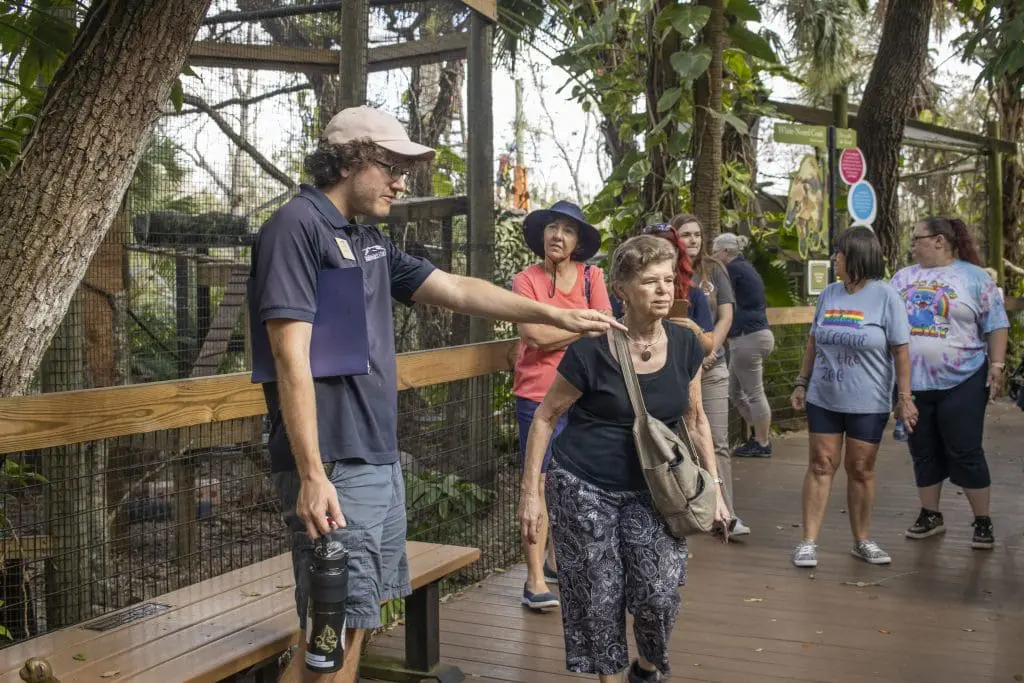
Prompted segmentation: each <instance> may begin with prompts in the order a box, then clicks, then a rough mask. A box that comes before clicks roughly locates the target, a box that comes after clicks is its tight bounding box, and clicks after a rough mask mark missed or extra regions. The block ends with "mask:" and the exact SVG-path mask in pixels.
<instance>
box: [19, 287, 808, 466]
mask: <svg viewBox="0 0 1024 683" xmlns="http://www.w3.org/2000/svg"><path fill="white" fill-rule="evenodd" d="M813 316H814V307H812V306H800V307H792V308H769V309H768V322H769V323H770V324H771V325H773V326H775V325H806V324H809V323H810V322H811V319H812V317H813ZM517 343H518V340H516V339H506V340H500V341H492V342H485V343H482V344H469V345H466V346H454V347H450V348H445V349H435V350H432V351H417V352H415V353H404V354H401V355H399V356H398V389H399V390H403V389H414V388H418V387H425V386H431V385H434V384H443V383H446V382H454V381H457V380H463V379H470V378H472V377H480V376H484V375H490V374H492V373H495V372H501V371H505V370H510V369H511V368H512V364H513V362H514V354H515V351H516V345H517ZM265 412H266V404H265V403H264V399H263V391H262V389H261V387H260V386H259V385H258V384H252V383H251V381H250V375H249V373H248V372H236V373H233V374H230V375H215V376H213V377H199V378H195V379H183V380H171V381H168V382H151V383H149V384H136V385H132V386H120V387H105V388H102V389H86V390H83V391H66V392H57V393H51V394H37V395H34V396H19V397H15V398H5V399H0V453H16V452H19V451H26V450H32V449H37V448H50V447H55V446H65V445H68V444H75V443H82V442H84V441H93V440H98V439H108V438H113V437H119V436H128V435H131V434H143V433H146V432H155V431H160V430H165V429H176V428H180V427H191V426H195V425H202V424H208V423H211V422H223V421H226V420H236V419H239V418H244V417H255V416H258V415H263V414H264V413H265ZM222 440H223V439H222Z"/></svg>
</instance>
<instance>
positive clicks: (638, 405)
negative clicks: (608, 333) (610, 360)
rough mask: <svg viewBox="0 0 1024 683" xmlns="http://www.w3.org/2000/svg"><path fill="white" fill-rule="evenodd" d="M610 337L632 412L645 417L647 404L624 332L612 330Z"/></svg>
mask: <svg viewBox="0 0 1024 683" xmlns="http://www.w3.org/2000/svg"><path fill="white" fill-rule="evenodd" d="M612 338H613V339H615V353H616V355H618V357H619V368H620V369H621V370H622V378H623V379H624V380H626V391H627V393H629V402H630V403H632V404H633V412H634V413H636V416H637V417H640V416H644V417H646V416H647V406H646V405H644V397H643V394H642V393H641V391H640V379H639V378H638V377H637V376H636V368H634V367H633V356H631V355H630V353H629V341H628V340H627V339H626V333H625V332H623V331H622V330H614V331H613V334H612Z"/></svg>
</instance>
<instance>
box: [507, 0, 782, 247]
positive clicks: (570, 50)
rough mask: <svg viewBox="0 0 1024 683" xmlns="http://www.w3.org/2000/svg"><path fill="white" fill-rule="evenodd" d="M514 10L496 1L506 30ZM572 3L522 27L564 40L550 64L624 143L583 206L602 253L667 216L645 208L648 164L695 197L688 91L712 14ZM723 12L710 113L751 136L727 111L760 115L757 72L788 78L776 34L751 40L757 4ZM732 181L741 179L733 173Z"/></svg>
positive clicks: (706, 54) (689, 7)
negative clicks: (720, 63)
mask: <svg viewBox="0 0 1024 683" xmlns="http://www.w3.org/2000/svg"><path fill="white" fill-rule="evenodd" d="M518 4H519V3H517V2H516V1H515V0H509V2H502V3H500V5H501V6H505V7H506V10H507V11H506V13H505V14H503V15H501V16H503V17H505V20H504V21H503V22H502V23H503V26H505V25H509V26H508V30H511V28H512V27H511V24H514V23H516V22H515V21H513V20H512V18H511V14H510V13H511V11H512V10H513V8H514V6H516V5H518ZM566 4H567V3H564V2H555V3H551V4H550V6H549V8H548V13H547V14H546V15H541V14H539V13H538V12H537V8H536V7H533V8H532V10H533V11H532V14H529V20H527V19H528V18H527V17H522V18H521V21H520V22H519V26H520V27H522V26H523V25H524V24H525V25H529V26H532V27H534V30H535V31H542V30H547V31H549V32H550V33H551V34H554V35H557V36H558V41H556V46H561V49H559V51H558V54H557V55H556V56H555V57H554V59H553V60H552V62H553V64H555V65H556V66H560V67H562V68H563V69H564V70H565V71H566V72H567V73H568V74H569V76H570V79H571V83H572V86H571V90H570V95H571V97H572V98H573V99H575V100H577V101H578V102H579V103H580V105H581V106H582V107H583V109H584V110H585V111H594V110H596V111H597V113H598V114H599V115H600V116H601V117H602V118H603V119H604V122H605V126H606V128H607V127H613V128H614V130H615V135H616V136H617V139H618V141H619V142H620V144H619V145H618V147H619V148H620V149H621V151H622V153H621V155H620V156H618V157H617V158H615V159H613V161H614V162H615V164H616V165H615V168H614V169H613V170H612V172H611V174H610V175H609V177H608V178H607V179H606V180H605V185H604V187H603V188H602V189H601V190H600V191H599V192H598V193H597V195H596V196H595V198H594V200H593V202H592V203H591V204H590V205H589V206H587V207H585V211H586V214H587V217H588V218H589V219H590V220H591V221H592V222H593V223H595V224H598V225H600V226H601V229H602V231H603V238H604V239H603V250H604V251H605V252H606V253H610V252H611V251H612V250H613V249H614V248H615V246H616V245H617V244H618V243H619V242H620V241H621V240H622V239H624V238H625V237H627V236H629V235H630V234H632V233H633V232H634V231H635V230H636V229H637V227H638V226H639V225H642V224H643V223H645V222H650V221H658V220H664V219H666V218H669V217H668V216H663V215H661V213H660V210H658V209H655V208H651V207H649V206H648V203H649V198H648V197H646V196H645V195H644V193H643V189H644V187H645V186H646V185H647V184H649V182H650V180H651V178H652V174H653V173H654V172H655V169H656V168H660V166H659V165H655V164H654V163H653V162H652V160H659V161H664V162H665V163H664V177H663V178H660V179H659V180H660V182H661V184H662V186H663V188H664V190H665V191H666V192H671V193H675V194H676V195H677V196H678V198H679V200H680V202H681V204H683V205H685V204H686V203H687V201H688V199H689V186H688V181H689V176H690V172H691V170H692V168H691V162H690V155H689V154H688V152H689V150H690V148H691V142H692V140H691V133H690V129H691V126H692V124H693V97H692V87H693V84H694V81H696V80H697V79H698V78H700V77H701V76H702V75H703V74H704V73H705V72H706V71H707V69H708V66H709V64H710V62H711V50H710V48H709V47H708V45H706V44H704V43H703V42H702V40H701V30H702V29H703V28H704V27H705V26H706V24H707V23H708V21H709V19H710V16H711V9H710V8H709V7H707V6H704V5H698V4H696V3H692V2H691V3H667V4H666V6H665V7H664V8H662V9H660V11H658V13H657V14H656V15H652V13H653V12H654V11H655V8H654V7H655V6H654V5H653V4H652V3H651V2H650V0H628V1H621V2H593V3H572V6H571V7H566ZM726 14H727V15H728V16H727V21H726V24H727V26H728V29H727V32H728V34H729V38H730V41H731V42H732V47H731V48H729V49H728V50H727V51H726V54H725V55H724V59H725V77H726V78H728V79H729V80H730V84H729V86H728V87H726V88H725V89H724V91H725V95H724V97H723V100H724V101H723V109H724V113H723V112H714V113H713V114H714V115H719V116H722V117H723V118H724V120H725V121H726V123H727V124H728V125H730V126H732V127H733V128H735V129H736V130H738V131H740V132H741V133H743V134H746V124H745V123H744V122H743V120H742V119H741V118H739V117H738V116H736V115H734V114H733V113H731V112H732V111H734V110H738V109H739V108H741V107H743V106H745V107H746V111H749V112H753V113H756V112H759V111H761V110H762V109H764V107H763V105H761V104H759V103H760V102H763V101H764V100H765V99H766V98H764V97H763V96H762V94H763V93H762V88H761V86H760V84H759V82H758V80H759V75H760V73H762V72H769V71H770V72H772V73H785V67H782V66H781V65H779V64H778V59H777V57H776V55H775V50H774V47H773V43H774V42H777V40H776V38H775V36H774V34H772V33H770V32H768V31H765V30H764V29H761V30H760V32H758V33H755V32H754V31H753V30H751V29H750V28H748V26H747V23H748V22H760V21H761V19H762V17H761V13H760V11H759V9H758V3H755V2H753V1H752V0H730V1H729V2H728V3H727V5H726ZM521 33H522V32H520V34H521ZM531 35H532V34H531ZM666 46H671V47H668V48H667V49H666ZM638 47H639V49H638ZM662 53H667V54H665V59H667V62H668V63H667V64H665V65H663V69H662V70H663V72H666V73H668V74H669V75H668V76H667V78H668V81H667V82H666V83H665V85H664V87H663V88H662V89H661V90H659V91H658V92H655V93H654V95H655V96H656V97H657V98H658V100H657V102H654V103H651V105H650V106H649V107H648V109H649V110H653V111H648V112H646V113H645V112H644V111H642V110H643V106H641V105H642V104H643V103H644V100H645V99H646V97H647V96H648V94H647V90H646V88H647V83H648V78H649V70H650V69H651V68H652V66H651V60H653V59H656V58H658V57H657V56H658V55H660V54H662ZM664 67H667V68H664ZM729 177H730V179H733V180H735V179H738V178H739V177H740V176H739V174H738V173H736V172H733V171H730V172H729Z"/></svg>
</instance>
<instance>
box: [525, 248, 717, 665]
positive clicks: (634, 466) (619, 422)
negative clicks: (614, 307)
mask: <svg viewBox="0 0 1024 683" xmlns="http://www.w3.org/2000/svg"><path fill="white" fill-rule="evenodd" d="M676 258H677V253H676V250H675V249H673V247H672V245H670V244H669V243H668V242H666V241H665V240H661V239H658V238H656V237H652V236H648V235H642V236H639V237H634V238H632V239H629V240H627V241H626V242H624V243H623V244H622V246H620V247H619V248H618V249H617V250H616V251H615V254H614V256H613V257H612V268H611V282H612V288H613V289H614V291H615V293H616V294H617V295H618V296H619V297H621V298H622V299H623V300H624V301H625V303H626V313H625V316H624V317H623V322H624V323H625V325H626V327H627V328H628V329H629V333H628V335H629V349H630V354H631V357H632V360H633V364H634V366H635V368H636V372H637V374H638V376H639V379H640V387H641V391H642V392H643V396H644V401H645V403H646V405H647V409H648V411H649V412H650V413H651V415H653V416H654V417H656V418H658V419H660V420H662V421H663V422H665V423H666V424H667V425H669V426H670V427H676V426H678V425H679V421H680V416H682V418H683V419H685V420H686V423H687V426H688V428H689V429H690V433H691V436H692V438H693V441H694V445H695V447H696V448H697V450H698V452H699V453H700V456H701V459H702V460H703V462H704V466H705V467H706V468H707V469H708V471H710V472H711V474H712V475H713V476H714V477H715V479H716V481H717V482H718V484H719V486H720V485H721V480H720V479H718V475H717V468H716V462H715V456H714V449H713V446H712V441H711V429H710V426H709V425H708V421H707V417H706V415H705V414H704V409H703V407H702V405H701V383H700V374H701V364H702V362H703V360H704V350H703V348H702V347H701V345H700V342H699V341H698V340H697V337H696V335H694V333H693V332H692V331H691V330H690V329H688V328H685V327H681V326H679V325H674V324H669V323H667V322H666V321H665V317H666V316H667V315H668V313H669V310H670V308H671V306H672V300H673V292H674V283H675V277H676V268H675V262H676ZM614 349H615V345H614V343H612V340H611V338H610V337H605V336H602V337H595V338H591V339H581V340H579V341H577V342H573V343H572V344H571V345H570V346H569V347H568V348H567V349H566V352H565V356H564V357H563V358H562V361H561V363H560V364H559V367H558V374H557V375H556V376H555V380H554V382H553V383H552V385H551V388H550V389H549V391H548V393H547V395H546V396H545V397H544V401H543V402H542V403H541V405H540V407H539V408H537V412H536V414H535V416H534V421H533V425H532V426H531V429H530V435H529V438H528V440H527V445H526V465H525V468H524V473H523V484H522V497H521V500H520V511H519V515H520V521H521V524H522V528H523V536H524V537H525V539H526V540H527V541H528V542H535V540H536V538H537V537H538V534H539V531H540V525H541V520H542V514H541V505H542V503H541V497H540V490H539V489H540V480H541V477H540V469H541V463H542V462H543V460H544V451H545V449H546V447H547V444H548V441H549V440H550V439H551V435H552V433H553V431H554V427H555V425H556V424H557V422H558V419H559V418H560V417H561V416H562V415H563V414H565V413H566V412H568V414H569V420H568V425H567V426H566V427H565V428H564V430H563V431H562V432H561V434H560V435H559V436H558V437H557V438H556V439H555V441H554V443H553V444H552V446H551V450H552V458H551V463H550V465H549V467H548V472H547V478H546V480H545V484H544V491H545V497H546V499H547V505H548V512H549V517H550V521H551V533H552V540H553V541H554V547H555V556H556V559H557V561H558V578H559V588H560V590H561V599H562V622H563V628H564V632H565V651H566V666H567V667H568V669H569V670H570V671H573V672H577V673H590V674H598V676H599V678H600V680H601V681H605V682H608V681H621V680H622V678H621V672H622V670H623V669H625V668H626V666H627V664H628V661H629V656H628V648H627V645H626V611H627V610H628V611H629V612H630V613H631V614H632V615H633V631H634V634H635V636H636V643H637V649H638V650H639V655H640V656H639V658H638V659H637V660H636V661H635V662H633V664H632V666H630V667H629V673H628V678H627V680H628V681H629V682H630V683H638V682H639V681H657V680H659V679H660V673H659V672H666V671H668V668H669V662H668V640H669V636H670V634H671V632H672V628H673V627H674V625H675V621H676V617H677V615H678V613H679V590H678V586H679V584H680V583H681V580H682V578H683V577H684V576H685V572H686V560H687V556H688V555H687V548H686V541H685V540H682V539H676V538H674V537H672V536H671V535H670V534H669V533H668V530H667V529H666V527H665V523H664V522H663V521H662V519H661V518H660V517H659V516H658V513H657V512H656V511H655V509H654V507H653V504H652V502H651V495H650V493H649V491H648V490H647V486H646V482H645V481H644V476H643V472H642V471H641V468H640V462H639V460H638V457H637V453H636V447H635V445H634V442H633V433H632V427H633V420H634V413H633V409H632V407H631V405H630V402H629V394H628V393H627V390H626V384H625V381H624V379H623V376H622V372H621V370H620V368H619V361H618V359H617V357H616V354H615V350H614ZM729 517H730V515H729V511H728V509H727V507H726V505H725V503H724V499H723V497H722V496H719V500H718V509H717V512H716V520H718V521H720V522H726V521H728V520H729Z"/></svg>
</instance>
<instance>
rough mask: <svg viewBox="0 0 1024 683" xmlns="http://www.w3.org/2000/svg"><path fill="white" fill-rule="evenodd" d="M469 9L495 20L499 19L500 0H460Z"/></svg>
mask: <svg viewBox="0 0 1024 683" xmlns="http://www.w3.org/2000/svg"><path fill="white" fill-rule="evenodd" d="M459 1H460V2H461V3H462V4H463V5H465V6H466V7H468V8H469V9H471V10H473V11H475V12H479V13H480V14H482V15H483V16H485V17H487V18H488V19H490V20H491V21H493V22H497V21H498V0H459Z"/></svg>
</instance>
